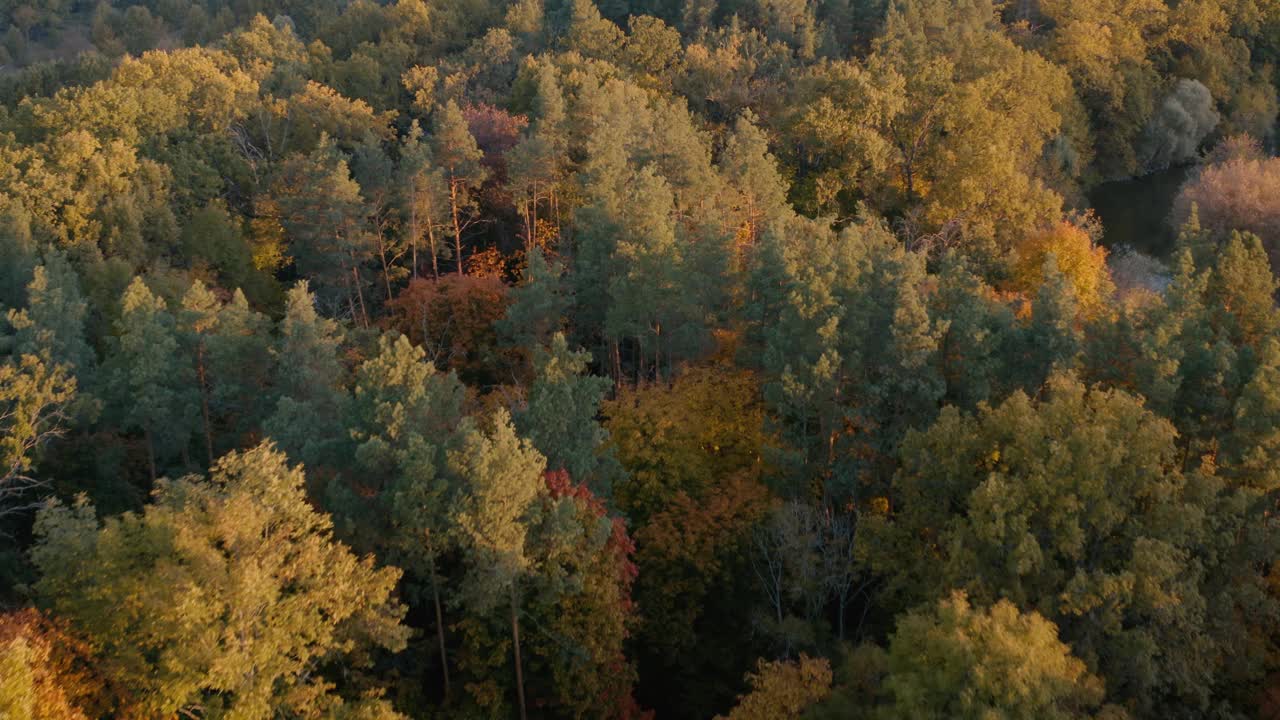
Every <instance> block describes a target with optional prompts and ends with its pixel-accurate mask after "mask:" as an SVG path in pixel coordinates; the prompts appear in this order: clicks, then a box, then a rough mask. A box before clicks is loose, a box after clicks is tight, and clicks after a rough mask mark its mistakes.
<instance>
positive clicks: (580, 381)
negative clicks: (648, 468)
mask: <svg viewBox="0 0 1280 720" xmlns="http://www.w3.org/2000/svg"><path fill="white" fill-rule="evenodd" d="M589 358H590V355H589V353H587V352H574V351H572V350H570V349H569V344H568V341H566V340H565V337H564V334H563V333H556V334H555V336H554V337H553V338H552V339H551V344H550V345H549V346H548V347H546V348H538V349H537V350H535V352H534V358H533V364H534V372H535V376H534V380H533V384H532V385H531V386H530V388H529V398H528V407H526V408H525V410H524V412H521V413H520V414H518V415H517V416H516V427H518V428H519V429H520V431H521V434H522V435H523V436H524V437H527V438H529V440H530V442H532V443H533V446H534V447H535V448H537V449H538V451H539V452H541V453H542V454H543V456H545V457H546V459H547V468H548V469H549V470H551V471H556V470H566V471H568V473H569V476H570V477H572V478H575V479H576V480H577V481H578V482H580V483H583V484H586V485H588V486H589V487H591V489H592V491H593V492H594V493H595V494H596V495H600V496H608V494H609V492H610V489H611V485H612V483H613V481H614V480H615V479H616V477H617V475H618V473H619V471H620V470H621V467H620V466H619V465H618V462H617V460H616V459H615V458H614V457H613V454H612V453H611V452H609V451H608V450H607V449H606V442H607V441H608V438H609V433H608V431H606V430H605V429H604V428H603V427H601V426H600V423H599V421H598V420H597V417H598V416H599V414H600V402H601V400H603V399H604V396H605V393H607V392H608V391H609V388H610V386H611V385H612V383H611V382H610V381H609V379H608V378H602V377H597V376H594V375H591V374H590V373H589V372H588V370H587V363H588V360H589Z"/></svg>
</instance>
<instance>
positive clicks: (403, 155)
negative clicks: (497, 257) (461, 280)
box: [399, 120, 449, 280]
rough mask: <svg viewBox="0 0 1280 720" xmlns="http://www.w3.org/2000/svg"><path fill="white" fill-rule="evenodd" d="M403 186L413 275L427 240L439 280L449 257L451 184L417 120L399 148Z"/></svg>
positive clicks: (428, 250) (406, 228)
mask: <svg viewBox="0 0 1280 720" xmlns="http://www.w3.org/2000/svg"><path fill="white" fill-rule="evenodd" d="M399 174H400V189H401V197H400V203H401V210H400V214H401V217H402V223H403V230H404V232H405V234H406V235H408V240H409V265H410V266H411V268H412V270H411V273H410V276H411V277H412V278H415V279H416V278H417V277H418V273H419V272H420V271H421V265H422V259H421V258H420V257H419V255H418V247H419V244H420V243H422V242H423V241H424V240H425V241H426V250H427V253H428V254H429V255H430V256H431V276H432V277H433V278H435V279H436V280H439V279H440V260H441V259H442V258H448V257H449V254H448V253H449V247H448V245H446V244H445V243H444V231H445V228H446V227H447V226H448V225H449V221H448V219H449V186H448V184H447V183H446V182H445V175H444V170H443V169H442V168H440V167H438V166H436V165H435V163H434V162H433V158H432V153H431V143H430V142H429V141H428V140H427V138H426V137H425V136H424V135H423V132H422V128H421V126H420V125H418V122H417V121H416V120H415V121H414V123H413V125H412V126H410V128H409V133H408V134H407V135H405V138H404V140H403V142H402V145H401V147H400V167H399Z"/></svg>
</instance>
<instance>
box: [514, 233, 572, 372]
mask: <svg viewBox="0 0 1280 720" xmlns="http://www.w3.org/2000/svg"><path fill="white" fill-rule="evenodd" d="M527 260H528V264H527V265H526V266H525V270H524V278H523V281H522V282H521V283H520V284H519V285H517V286H516V287H514V288H512V290H511V292H510V293H509V295H508V297H509V298H510V301H511V304H510V305H508V306H507V314H506V315H505V316H503V318H502V319H501V320H499V321H498V323H497V330H498V333H499V334H500V335H501V336H502V338H503V339H504V340H505V341H506V342H507V343H509V344H511V345H513V346H515V347H518V348H521V349H523V350H524V351H525V352H527V353H532V352H533V351H534V349H535V348H538V347H541V346H543V345H547V344H548V343H550V342H551V338H552V336H553V335H554V334H555V333H558V332H561V331H563V330H564V328H565V321H566V318H567V317H568V314H569V308H570V306H571V305H572V304H573V299H572V298H571V297H570V296H569V288H568V287H567V283H566V281H565V279H564V266H563V264H561V263H560V262H559V261H557V260H550V261H549V260H547V256H546V255H545V254H544V253H543V252H542V250H541V249H540V248H534V249H533V250H531V251H530V252H529V255H528V256H527Z"/></svg>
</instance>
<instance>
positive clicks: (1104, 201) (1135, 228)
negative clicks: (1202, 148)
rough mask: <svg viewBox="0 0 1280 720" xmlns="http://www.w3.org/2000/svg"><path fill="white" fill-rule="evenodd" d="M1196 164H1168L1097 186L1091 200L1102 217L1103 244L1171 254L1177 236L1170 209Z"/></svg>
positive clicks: (1159, 255) (1164, 255) (1162, 256)
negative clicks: (1157, 169) (1163, 167)
mask: <svg viewBox="0 0 1280 720" xmlns="http://www.w3.org/2000/svg"><path fill="white" fill-rule="evenodd" d="M1193 167H1194V166H1192V165H1184V166H1181V167H1174V168H1169V169H1168V170H1162V171H1160V172H1155V173H1151V174H1150V175H1144V176H1142V177H1140V178H1133V179H1131V180H1117V181H1114V182H1108V183H1103V184H1101V185H1099V186H1097V187H1096V188H1094V189H1093V191H1092V192H1090V193H1089V202H1090V203H1091V204H1092V205H1093V209H1094V210H1095V211H1096V212H1097V213H1098V218H1099V219H1100V220H1102V229H1103V235H1102V244H1103V245H1105V246H1107V247H1108V248H1116V247H1119V246H1121V245H1127V246H1129V247H1131V248H1133V249H1134V250H1137V251H1138V252H1141V253H1143V254H1145V255H1150V256H1151V257H1154V258H1159V259H1165V258H1167V257H1169V255H1170V253H1171V252H1172V251H1173V245H1174V241H1175V240H1176V239H1177V233H1176V232H1174V229H1173V228H1172V227H1170V225H1169V212H1170V210H1172V209H1173V201H1174V199H1175V198H1176V197H1177V196H1178V190H1179V189H1181V188H1182V183H1183V181H1184V180H1186V179H1187V174H1188V173H1190V172H1191V169H1192V168H1193Z"/></svg>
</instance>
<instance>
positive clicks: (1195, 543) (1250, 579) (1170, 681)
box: [860, 375, 1276, 715]
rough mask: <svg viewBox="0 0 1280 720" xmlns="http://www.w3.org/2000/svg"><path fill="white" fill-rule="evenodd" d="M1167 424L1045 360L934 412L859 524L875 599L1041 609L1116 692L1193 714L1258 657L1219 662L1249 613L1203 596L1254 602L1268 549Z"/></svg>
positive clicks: (1245, 512)
mask: <svg viewBox="0 0 1280 720" xmlns="http://www.w3.org/2000/svg"><path fill="white" fill-rule="evenodd" d="M1176 435H1177V434H1176V432H1175V430H1174V428H1173V426H1172V425H1170V424H1169V423H1168V422H1167V421H1165V420H1163V419H1161V418H1159V417H1157V416H1156V415H1154V414H1153V413H1152V412H1151V411H1149V410H1148V409H1146V408H1145V407H1144V405H1143V401H1142V399H1141V398H1139V397H1135V396H1131V395H1127V394H1124V393H1122V392H1118V391H1106V390H1102V389H1094V390H1091V389H1088V388H1086V387H1085V386H1084V385H1083V384H1082V383H1080V382H1079V381H1078V380H1076V379H1075V378H1074V377H1071V376H1062V375H1059V376H1056V377H1055V378H1053V379H1051V380H1050V382H1049V384H1048V386H1047V389H1046V391H1045V397H1044V399H1042V400H1040V401H1038V402H1033V401H1032V400H1030V399H1029V398H1028V397H1027V396H1026V395H1024V394H1022V393H1015V394H1013V395H1012V396H1010V397H1009V398H1008V399H1007V400H1005V401H1004V402H1003V403H1001V404H1000V405H999V406H997V407H995V408H990V407H987V408H981V409H979V411H978V414H977V415H974V416H970V415H964V414H961V413H960V412H958V411H956V410H955V409H952V408H948V409H946V410H944V411H943V413H942V415H941V417H940V418H939V420H938V421H937V423H935V424H934V425H933V426H932V427H931V428H929V429H928V430H927V431H924V432H916V433H912V434H911V436H910V437H908V438H907V440H906V442H905V443H904V444H903V448H902V453H901V458H902V463H903V465H902V469H901V471H900V472H899V473H898V475H897V476H896V477H895V479H894V486H893V492H894V494H893V497H892V505H891V507H892V513H890V514H888V515H887V516H886V515H884V514H875V515H872V516H869V517H864V519H863V522H862V524H861V526H860V533H861V534H862V536H863V537H864V538H865V542H864V543H863V544H861V545H860V547H861V548H862V549H863V552H864V557H866V558H867V559H868V560H869V561H870V563H871V567H872V568H873V569H874V570H875V571H876V572H881V573H884V577H886V578H887V580H888V584H887V586H886V592H885V594H884V595H883V596H882V597H883V599H884V600H887V601H889V602H890V603H891V604H892V605H893V606H894V607H908V606H912V605H915V604H916V603H917V602H920V601H934V600H938V599H940V598H942V597H944V596H945V595H946V593H948V592H949V591H950V590H951V589H952V588H958V589H964V590H966V591H967V592H968V593H969V596H970V597H971V598H972V599H973V600H974V602H977V603H991V602H995V601H996V600H997V599H998V598H1001V597H1003V598H1007V599H1008V600H1009V601H1010V602H1012V603H1014V604H1016V605H1017V606H1018V607H1022V608H1027V609H1031V610H1035V611H1037V612H1039V613H1040V614H1042V615H1043V616H1044V617H1045V618H1047V619H1049V620H1051V621H1053V622H1055V623H1056V624H1057V625H1058V627H1059V629H1060V630H1061V632H1062V637H1063V640H1064V641H1066V642H1068V643H1069V644H1070V645H1071V647H1072V648H1073V651H1074V652H1075V653H1076V654H1077V655H1078V656H1079V657H1080V658H1081V659H1082V660H1084V661H1085V663H1086V664H1087V665H1088V667H1089V668H1090V670H1091V671H1092V672H1095V673H1097V674H1098V675H1100V676H1102V677H1103V678H1104V679H1105V680H1106V682H1107V691H1108V694H1109V695H1108V696H1109V697H1110V698H1112V699H1113V700H1115V701H1116V702H1118V703H1122V704H1126V705H1128V706H1129V707H1130V708H1131V709H1132V710H1133V711H1134V712H1137V713H1142V714H1165V713H1166V712H1168V713H1172V714H1174V715H1177V714H1179V713H1184V712H1185V713H1189V714H1191V715H1194V714H1199V713H1202V712H1205V711H1206V709H1207V708H1208V707H1210V706H1211V705H1213V704H1214V703H1216V702H1219V700H1218V699H1217V698H1221V697H1224V693H1228V694H1229V693H1230V692H1231V691H1230V690H1229V688H1233V687H1234V686H1235V684H1236V683H1244V684H1246V685H1247V684H1248V683H1249V682H1256V678H1257V677H1258V673H1260V672H1261V671H1262V668H1261V666H1260V665H1256V664H1253V662H1254V661H1252V660H1250V661H1249V662H1250V664H1249V667H1247V668H1246V667H1243V666H1237V665H1236V662H1237V659H1236V658H1240V657H1241V655H1242V654H1249V653H1254V652H1255V650H1254V647H1255V645H1256V644H1258V643H1254V642H1253V641H1250V640H1247V639H1246V638H1247V637H1249V634H1250V633H1251V632H1252V630H1251V629H1250V626H1249V621H1248V620H1246V619H1245V618H1244V616H1242V615H1238V616H1235V617H1234V618H1228V617H1226V616H1222V615H1218V614H1216V613H1215V614H1207V613H1206V608H1207V607H1209V606H1214V607H1219V608H1221V607H1229V606H1233V605H1234V603H1237V602H1246V603H1252V602H1254V600H1257V601H1258V602H1260V604H1259V605H1258V606H1257V610H1256V612H1257V613H1260V615H1259V616H1261V617H1270V616H1271V615H1270V614H1271V613H1272V612H1274V611H1275V610H1276V607H1275V606H1274V605H1273V602H1274V600H1273V599H1271V598H1269V597H1264V594H1259V593H1260V592H1261V591H1260V588H1261V584H1262V583H1265V580H1264V578H1263V577H1262V576H1261V575H1260V574H1259V573H1258V572H1257V568H1258V567H1260V566H1259V565H1257V564H1256V563H1259V562H1261V563H1263V566H1265V565H1267V564H1268V563H1270V562H1272V561H1271V560H1267V559H1265V558H1268V557H1271V556H1272V555H1274V554H1275V552H1276V548H1275V547H1274V544H1273V543H1271V542H1269V541H1262V542H1259V541H1258V540H1257V538H1258V537H1259V536H1257V535H1255V534H1254V533H1253V531H1252V530H1250V529H1247V528H1250V527H1251V526H1253V525H1254V524H1255V523H1262V524H1263V525H1266V524H1268V523H1269V521H1267V520H1264V519H1263V518H1262V515H1261V513H1264V512H1265V511H1264V510H1263V509H1262V507H1261V506H1260V505H1257V504H1256V501H1257V498H1258V497H1260V495H1259V494H1258V491H1256V490H1251V489H1249V488H1244V487H1240V486H1232V485H1229V484H1227V483H1224V482H1223V481H1222V479H1221V478H1218V477H1215V476H1213V475H1210V474H1208V469H1207V468H1206V469H1203V470H1199V471H1196V472H1190V473H1186V474H1184V473H1183V472H1181V471H1180V470H1179V469H1178V468H1179V464H1178V463H1177V462H1175V460H1176V458H1177V455H1178V450H1177V448H1176V446H1175V444H1174V441H1175V438H1176ZM1226 528H1230V530H1225V529H1226ZM1210 548H1211V549H1210ZM1246 598H1251V599H1246ZM1220 603H1226V605H1221V604H1220ZM1157 618H1158V619H1157ZM1269 642H1271V641H1270V640H1259V643H1260V644H1262V645H1264V646H1265V645H1267V644H1268V643H1269ZM1256 652H1262V651H1261V650H1258V651H1256ZM1250 656H1251V655H1250ZM1251 657H1252V656H1251ZM1241 661H1243V660H1241ZM1248 677H1253V678H1254V680H1248V679H1246V678H1248ZM1166 708H1167V710H1166Z"/></svg>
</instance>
